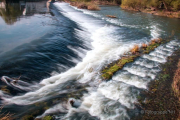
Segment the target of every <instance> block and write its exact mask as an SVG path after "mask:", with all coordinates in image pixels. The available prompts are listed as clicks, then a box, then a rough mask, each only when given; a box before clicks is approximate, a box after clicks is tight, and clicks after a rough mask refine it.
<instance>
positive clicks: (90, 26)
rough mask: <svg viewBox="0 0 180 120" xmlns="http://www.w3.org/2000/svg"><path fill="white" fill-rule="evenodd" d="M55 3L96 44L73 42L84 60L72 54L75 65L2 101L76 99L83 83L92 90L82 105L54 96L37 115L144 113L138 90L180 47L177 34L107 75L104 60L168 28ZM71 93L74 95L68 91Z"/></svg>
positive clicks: (108, 119) (115, 118)
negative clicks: (138, 104) (107, 77)
mask: <svg viewBox="0 0 180 120" xmlns="http://www.w3.org/2000/svg"><path fill="white" fill-rule="evenodd" d="M53 6H54V7H55V10H56V11H58V12H59V13H61V14H62V15H63V16H65V17H66V18H68V19H70V20H72V21H74V22H75V23H76V24H77V25H78V27H79V29H74V31H75V32H74V33H75V34H76V36H77V38H81V39H83V45H84V46H87V47H89V48H90V49H91V50H86V49H83V48H82V47H75V48H74V47H72V46H71V45H69V46H67V48H68V49H70V50H72V51H73V52H74V53H76V54H77V55H78V56H79V58H82V60H81V61H79V60H77V59H75V58H70V60H72V61H74V63H77V64H76V65H75V66H74V67H71V68H69V69H67V70H66V71H64V72H62V73H56V74H55V75H54V76H52V77H49V78H46V79H43V80H42V81H41V82H40V83H39V84H38V88H36V89H37V90H30V91H29V92H27V93H25V94H22V95H16V96H11V95H6V94H4V93H3V92H1V98H2V103H4V104H5V105H7V106H8V105H11V104H15V105H24V106H31V105H34V104H36V103H40V102H44V101H48V100H50V101H53V100H56V99H57V98H58V97H64V96H66V97H67V98H68V99H74V98H71V97H72V96H74V97H75V96H76V95H77V94H78V92H79V89H82V88H85V89H86V91H87V92H85V93H83V94H82V95H80V97H78V99H79V101H78V100H77V101H78V103H79V106H78V108H74V107H71V105H70V104H69V103H66V102H67V101H68V100H64V101H63V100H62V101H61V100H60V101H58V103H56V102H54V103H53V104H52V105H51V107H50V108H49V109H47V110H46V111H44V113H42V114H39V115H37V118H41V117H44V116H45V115H49V114H54V116H55V118H56V119H73V120H74V119H85V120H87V119H102V120H120V119H122V120H124V119H131V118H132V117H134V116H137V115H139V113H140V112H139V109H138V108H137V107H136V106H135V103H136V102H138V101H137V96H139V95H141V91H143V90H146V89H148V88H147V85H148V83H149V82H150V81H152V80H154V79H155V77H156V75H157V74H158V72H159V71H160V68H159V65H160V64H162V63H165V62H166V58H167V57H168V56H170V55H171V54H172V53H173V51H175V50H176V49H177V48H178V47H179V41H178V40H173V41H171V42H169V43H167V44H165V45H161V46H159V47H158V48H156V49H155V50H154V51H153V52H151V53H150V54H147V55H143V56H141V57H139V58H138V59H136V60H135V61H134V62H133V63H130V64H127V65H125V66H124V68H123V69H122V70H120V71H118V72H117V73H116V74H115V75H113V77H112V79H111V80H109V81H102V79H101V77H100V70H101V69H102V68H103V67H104V66H106V65H108V64H109V63H111V62H113V61H115V60H117V59H119V58H121V56H122V55H123V54H124V53H127V52H128V51H129V50H130V49H131V48H132V47H133V46H134V45H135V44H138V45H141V44H142V43H148V42H149V41H150V39H153V38H157V37H161V34H164V30H162V29H160V27H158V26H159V25H158V24H153V23H151V22H150V23H149V26H148V27H145V28H144V26H141V25H128V24H126V23H122V20H121V19H111V18H107V17H104V16H103V15H102V14H100V13H98V12H97V13H94V12H90V11H88V10H79V9H76V8H74V7H71V6H69V4H67V3H59V2H56V3H54V4H53ZM62 24H63V23H62ZM138 29H139V30H138ZM144 29H145V30H144ZM143 30H144V31H145V32H143ZM148 33H149V34H148ZM89 43H91V44H89ZM70 93H73V94H74V95H72V96H68V94H70ZM63 95H64V96H63ZM65 101H66V102H65Z"/></svg>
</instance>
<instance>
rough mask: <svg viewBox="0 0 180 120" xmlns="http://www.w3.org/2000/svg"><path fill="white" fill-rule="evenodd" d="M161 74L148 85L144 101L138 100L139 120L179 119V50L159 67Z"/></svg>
mask: <svg viewBox="0 0 180 120" xmlns="http://www.w3.org/2000/svg"><path fill="white" fill-rule="evenodd" d="M161 68H162V72H161V73H160V74H159V75H158V77H157V79H156V80H154V81H152V82H151V83H150V84H149V91H146V92H145V96H146V97H147V99H146V100H143V99H142V98H139V103H140V106H141V107H142V109H143V110H142V111H141V114H142V116H141V117H142V118H141V119H143V120H144V119H149V117H150V116H151V119H158V120H179V119H180V113H179V110H180V94H179V93H180V76H179V73H180V49H179V50H177V51H176V52H175V53H174V54H173V55H172V56H171V57H168V59H167V62H166V63H165V64H164V65H162V66H161Z"/></svg>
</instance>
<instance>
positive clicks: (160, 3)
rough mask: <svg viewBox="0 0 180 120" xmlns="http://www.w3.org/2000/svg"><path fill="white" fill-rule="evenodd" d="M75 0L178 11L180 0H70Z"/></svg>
mask: <svg viewBox="0 0 180 120" xmlns="http://www.w3.org/2000/svg"><path fill="white" fill-rule="evenodd" d="M70 1H76V2H91V1H101V2H103V1H104V2H105V1H108V2H113V3H116V4H118V5H121V6H126V7H130V8H133V9H146V8H151V7H153V8H156V9H166V10H168V11H178V10H180V0H70Z"/></svg>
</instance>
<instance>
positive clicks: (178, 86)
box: [172, 59, 180, 102]
mask: <svg viewBox="0 0 180 120" xmlns="http://www.w3.org/2000/svg"><path fill="white" fill-rule="evenodd" d="M172 88H173V90H174V92H175V95H176V96H177V97H178V99H179V102H180V59H179V62H178V65H177V70H176V72H175V75H174V78H173V83H172Z"/></svg>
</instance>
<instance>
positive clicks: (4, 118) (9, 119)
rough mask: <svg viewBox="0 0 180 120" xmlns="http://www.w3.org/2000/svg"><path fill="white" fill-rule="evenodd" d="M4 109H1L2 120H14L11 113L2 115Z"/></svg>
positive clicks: (0, 116)
mask: <svg viewBox="0 0 180 120" xmlns="http://www.w3.org/2000/svg"><path fill="white" fill-rule="evenodd" d="M2 109H3V107H0V120H13V118H12V114H10V113H1V111H2Z"/></svg>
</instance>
